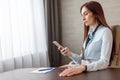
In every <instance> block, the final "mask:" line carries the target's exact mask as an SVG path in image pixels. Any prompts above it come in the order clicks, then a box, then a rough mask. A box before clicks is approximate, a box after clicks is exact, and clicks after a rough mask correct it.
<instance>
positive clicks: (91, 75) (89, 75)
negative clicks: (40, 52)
mask: <svg viewBox="0 0 120 80" xmlns="http://www.w3.org/2000/svg"><path fill="white" fill-rule="evenodd" d="M35 69H36V68H23V69H17V70H13V71H8V72H4V73H0V80H119V79H120V69H105V70H101V71H95V72H86V73H82V74H79V75H75V76H71V77H59V73H58V71H59V69H58V68H56V69H55V70H53V71H51V72H48V73H45V74H37V73H30V72H31V71H33V70H35Z"/></svg>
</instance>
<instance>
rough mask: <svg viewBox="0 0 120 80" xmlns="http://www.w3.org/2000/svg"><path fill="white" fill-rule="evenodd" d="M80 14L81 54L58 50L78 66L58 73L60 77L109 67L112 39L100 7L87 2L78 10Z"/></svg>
mask: <svg viewBox="0 0 120 80" xmlns="http://www.w3.org/2000/svg"><path fill="white" fill-rule="evenodd" d="M80 13H81V15H82V18H83V22H84V43H83V48H82V53H81V54H80V55H77V54H74V53H73V52H71V51H70V50H69V48H67V47H65V48H60V47H59V48H58V50H60V52H61V53H62V54H64V55H66V56H69V57H70V58H72V59H73V60H74V61H75V62H76V63H77V64H79V65H78V66H74V67H68V68H67V69H65V70H64V71H63V72H61V73H60V76H72V75H75V74H79V73H82V72H84V71H97V70H101V69H106V68H107V67H108V65H109V60H110V56H111V50H112V43H113V37H112V32H111V29H110V27H109V26H108V24H107V22H106V20H105V17H104V12H103V9H102V7H101V5H100V4H99V3H98V2H96V1H90V2H87V3H85V4H83V5H82V7H81V8H80Z"/></svg>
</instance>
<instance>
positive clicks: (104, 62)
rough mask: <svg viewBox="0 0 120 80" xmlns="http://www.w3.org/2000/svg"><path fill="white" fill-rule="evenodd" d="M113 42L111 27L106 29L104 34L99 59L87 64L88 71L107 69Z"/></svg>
mask: <svg viewBox="0 0 120 80" xmlns="http://www.w3.org/2000/svg"><path fill="white" fill-rule="evenodd" d="M112 44H113V36H112V32H111V31H110V29H108V28H107V29H105V31H104V32H103V36H102V46H101V56H100V59H99V60H98V61H93V62H91V63H89V64H87V65H86V66H87V71H96V70H101V69H105V68H107V67H108V65H109V60H110V56H111V50H112Z"/></svg>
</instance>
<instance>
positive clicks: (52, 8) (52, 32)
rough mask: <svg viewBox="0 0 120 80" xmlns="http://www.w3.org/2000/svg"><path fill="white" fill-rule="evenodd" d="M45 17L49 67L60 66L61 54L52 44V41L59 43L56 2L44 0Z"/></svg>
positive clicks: (59, 34) (55, 0) (59, 31)
mask: <svg viewBox="0 0 120 80" xmlns="http://www.w3.org/2000/svg"><path fill="white" fill-rule="evenodd" d="M44 4H45V6H44V7H45V17H46V19H45V20H46V26H47V32H48V33H47V34H48V54H49V61H50V66H51V67H57V66H60V65H61V54H60V52H59V51H58V49H57V47H56V46H54V45H53V44H52V42H53V41H54V40H56V41H58V42H59V43H61V29H60V26H59V14H58V13H59V12H58V0H45V1H44Z"/></svg>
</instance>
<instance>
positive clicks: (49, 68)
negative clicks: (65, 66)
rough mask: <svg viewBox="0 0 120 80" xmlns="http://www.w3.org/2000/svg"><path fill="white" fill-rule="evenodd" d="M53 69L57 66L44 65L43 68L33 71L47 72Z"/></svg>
mask: <svg viewBox="0 0 120 80" xmlns="http://www.w3.org/2000/svg"><path fill="white" fill-rule="evenodd" d="M53 69H55V68H52V67H42V68H39V69H36V70H33V71H32V72H31V73H47V72H50V71H52V70H53Z"/></svg>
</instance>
